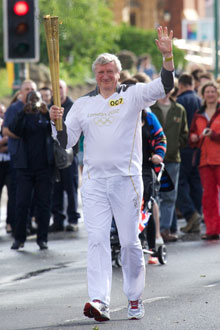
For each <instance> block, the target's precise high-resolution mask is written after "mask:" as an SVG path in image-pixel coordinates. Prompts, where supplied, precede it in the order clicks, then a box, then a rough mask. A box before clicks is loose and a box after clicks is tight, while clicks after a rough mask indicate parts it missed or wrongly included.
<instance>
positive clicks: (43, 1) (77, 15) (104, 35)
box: [0, 0, 184, 83]
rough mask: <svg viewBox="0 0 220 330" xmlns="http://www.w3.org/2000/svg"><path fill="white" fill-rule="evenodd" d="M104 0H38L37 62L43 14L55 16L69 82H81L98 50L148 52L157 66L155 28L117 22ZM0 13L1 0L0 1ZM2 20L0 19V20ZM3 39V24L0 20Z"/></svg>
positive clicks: (44, 58) (43, 53) (178, 55)
mask: <svg viewBox="0 0 220 330" xmlns="http://www.w3.org/2000/svg"><path fill="white" fill-rule="evenodd" d="M109 3H110V1H106V0H62V1H57V0H50V1H48V0H39V8H40V14H39V17H38V19H39V23H40V62H41V63H44V64H46V65H48V55H47V49H46V40H45V31H44V24H43V17H44V15H51V16H52V15H54V16H59V20H60V21H61V22H62V24H61V25H60V40H59V42H60V74H61V78H64V79H65V80H67V81H68V82H69V83H74V82H75V83H76V82H82V81H84V80H85V79H86V78H89V77H91V64H92V61H93V60H94V59H95V58H96V56H97V55H98V54H100V53H102V52H113V53H116V52H118V51H120V50H125V49H126V50H129V51H132V52H133V53H134V54H135V55H136V56H139V55H142V54H146V53H148V54H150V55H151V57H152V62H153V64H154V65H155V67H156V68H157V69H158V70H159V69H160V67H161V64H162V59H161V55H160V52H159V51H158V50H157V47H156V45H155V38H156V31H155V30H152V31H150V30H142V29H139V28H135V27H131V26H127V25H124V24H122V25H121V26H117V25H116V24H115V23H114V21H113V14H112V11H111V9H110V8H109ZM0 17H3V15H2V1H0ZM2 21H3V20H2ZM0 38H1V40H3V24H0ZM174 55H175V64H176V65H177V66H181V65H182V64H183V63H184V54H183V52H182V51H180V50H177V49H176V48H175V47H174ZM3 66H5V64H4V61H3V43H0V67H3Z"/></svg>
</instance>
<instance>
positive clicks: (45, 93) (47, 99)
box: [40, 89, 52, 104]
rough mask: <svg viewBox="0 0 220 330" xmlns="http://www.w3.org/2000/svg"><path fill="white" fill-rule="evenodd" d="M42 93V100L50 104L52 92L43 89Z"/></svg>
mask: <svg viewBox="0 0 220 330" xmlns="http://www.w3.org/2000/svg"><path fill="white" fill-rule="evenodd" d="M40 93H41V97H42V100H43V101H44V102H45V103H46V104H50V103H51V97H52V95H51V91H50V90H49V89H45V90H44V89H42V90H41V91H40Z"/></svg>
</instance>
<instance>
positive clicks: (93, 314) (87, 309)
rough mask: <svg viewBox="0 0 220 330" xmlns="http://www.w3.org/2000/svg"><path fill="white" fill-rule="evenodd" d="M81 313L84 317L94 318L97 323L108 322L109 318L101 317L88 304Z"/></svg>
mask: <svg viewBox="0 0 220 330" xmlns="http://www.w3.org/2000/svg"><path fill="white" fill-rule="evenodd" d="M83 313H84V315H85V316H87V317H89V318H94V319H95V320H96V321H98V322H105V321H109V318H107V317H105V316H103V315H102V314H101V313H100V311H99V310H98V309H96V308H94V307H93V306H92V305H91V304H90V303H89V302H87V303H86V304H85V306H84V311H83Z"/></svg>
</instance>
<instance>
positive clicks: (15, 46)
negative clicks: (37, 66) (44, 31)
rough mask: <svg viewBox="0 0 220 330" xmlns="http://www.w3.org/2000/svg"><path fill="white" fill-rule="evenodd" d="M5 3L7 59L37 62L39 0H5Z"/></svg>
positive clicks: (5, 51) (5, 50) (8, 60)
mask: <svg viewBox="0 0 220 330" xmlns="http://www.w3.org/2000/svg"><path fill="white" fill-rule="evenodd" d="M3 5H4V59H5V61H7V62H37V61H38V60H39V31H38V25H39V22H38V0H26V1H25V0H22V1H21V0H3Z"/></svg>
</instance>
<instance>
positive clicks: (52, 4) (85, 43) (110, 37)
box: [40, 0, 117, 78]
mask: <svg viewBox="0 0 220 330" xmlns="http://www.w3.org/2000/svg"><path fill="white" fill-rule="evenodd" d="M47 14H50V15H55V16H59V20H60V21H61V22H62V24H61V25H60V60H61V63H62V65H61V71H62V69H67V70H68V72H70V73H71V76H72V77H77V76H80V75H81V78H86V76H89V74H90V71H91V64H92V60H94V58H95V57H96V56H97V55H98V54H99V53H101V52H106V51H113V52H115V51H116V50H117V45H116V43H115V40H116V39H117V31H116V27H115V25H114V23H113V19H112V12H111V10H110V9H109V8H108V7H107V5H106V4H105V1H104V0H89V1H88V0H62V1H57V0H50V1H48V0H40V19H41V20H43V16H44V15H47ZM40 33H41V61H42V62H44V63H47V62H48V59H47V52H46V42H45V33H44V28H43V24H41V29H40Z"/></svg>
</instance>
